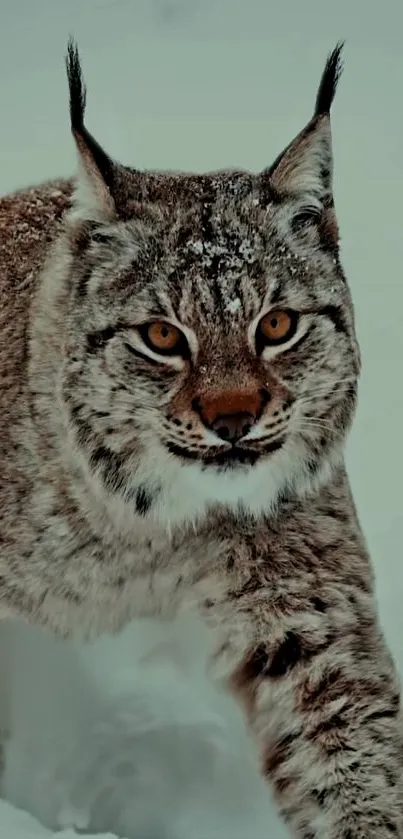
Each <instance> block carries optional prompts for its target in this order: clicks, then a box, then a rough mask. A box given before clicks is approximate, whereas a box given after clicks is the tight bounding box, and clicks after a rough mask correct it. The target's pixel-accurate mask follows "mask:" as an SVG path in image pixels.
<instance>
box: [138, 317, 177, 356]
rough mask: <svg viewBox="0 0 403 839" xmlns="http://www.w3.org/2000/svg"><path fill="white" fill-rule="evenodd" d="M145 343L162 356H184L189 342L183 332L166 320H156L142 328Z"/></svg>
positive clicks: (141, 332)
mask: <svg viewBox="0 0 403 839" xmlns="http://www.w3.org/2000/svg"><path fill="white" fill-rule="evenodd" d="M140 334H141V337H142V339H143V341H144V343H145V344H146V345H147V346H148V347H149V348H150V349H151V350H154V352H157V353H160V354H161V355H184V354H185V352H186V350H187V346H188V345H187V341H186V338H185V336H184V334H183V332H181V331H180V329H178V327H177V326H174V325H173V324H172V323H167V322H166V321H165V320H154V321H151V323H146V324H144V326H142V327H141V328H140Z"/></svg>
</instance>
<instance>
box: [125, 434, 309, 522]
mask: <svg viewBox="0 0 403 839" xmlns="http://www.w3.org/2000/svg"><path fill="white" fill-rule="evenodd" d="M159 454H160V457H158V458H157V457H155V453H154V457H153V459H152V461H151V458H150V460H148V461H147V462H146V463H143V468H141V469H140V470H139V472H138V477H139V479H140V480H143V481H144V482H147V481H150V482H155V481H156V480H157V479H158V477H159V476H162V481H161V491H160V492H159V494H158V496H157V497H156V499H155V502H154V504H153V507H152V510H150V514H151V515H152V516H153V517H154V518H155V519H157V520H158V521H159V522H160V523H161V524H164V525H166V526H168V527H169V528H170V527H174V526H180V525H181V524H185V523H190V522H192V521H195V520H197V519H199V518H200V517H202V516H203V515H204V514H205V513H206V511H207V510H208V509H209V508H210V509H211V508H212V507H214V506H217V505H219V506H221V505H223V506H226V507H230V508H232V509H235V510H236V509H239V508H240V507H242V508H243V509H245V510H246V511H247V512H249V513H251V514H252V515H260V514H262V513H265V512H270V511H271V510H273V508H274V507H275V506H276V503H277V500H278V497H279V495H280V494H281V493H282V492H283V491H284V490H285V489H286V488H287V487H288V486H290V485H293V484H294V483H295V482H296V480H297V479H298V478H301V476H303V474H304V468H303V458H304V455H305V454H306V452H305V449H304V447H303V445H302V444H299V443H293V442H287V443H286V444H285V446H284V447H283V448H282V449H280V450H279V451H277V452H274V453H273V454H272V455H269V456H268V457H265V458H263V459H262V460H261V461H259V462H258V463H256V464H255V465H254V466H242V465H240V466H239V467H238V466H234V467H233V468H231V469H228V470H225V471H224V470H222V471H221V470H220V469H217V468H215V467H214V466H203V464H202V463H199V462H195V463H189V464H188V463H184V462H183V461H181V460H180V459H179V458H176V457H175V456H169V455H167V454H166V453H165V452H164V451H163V450H162V449H160V452H159ZM157 470H158V473H159V474H158V473H157Z"/></svg>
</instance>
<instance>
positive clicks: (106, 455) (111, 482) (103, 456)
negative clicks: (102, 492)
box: [90, 446, 125, 492]
mask: <svg viewBox="0 0 403 839" xmlns="http://www.w3.org/2000/svg"><path fill="white" fill-rule="evenodd" d="M90 465H91V466H92V468H93V469H98V470H99V472H100V474H101V476H102V479H103V481H104V484H105V486H106V487H108V489H110V490H112V491H113V492H116V491H118V490H120V489H122V487H123V486H124V484H125V477H124V469H123V462H122V460H121V458H120V456H119V455H118V454H116V453H115V452H113V451H111V449H108V448H107V447H106V446H98V447H97V448H96V449H94V451H93V452H92V454H91V457H90Z"/></svg>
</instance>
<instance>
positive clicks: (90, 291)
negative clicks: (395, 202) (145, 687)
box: [0, 42, 403, 839]
mask: <svg viewBox="0 0 403 839" xmlns="http://www.w3.org/2000/svg"><path fill="white" fill-rule="evenodd" d="M340 71H341V46H337V47H336V48H335V49H334V51H333V52H332V53H331V55H330V56H329V58H328V60H327V63H326V66H325V69H324V72H323V75H322V78H321V81H320V84H319V89H318V92H317V96H316V103H315V108H314V113H313V116H312V118H311V119H310V120H309V122H308V123H307V125H306V126H305V127H304V128H303V129H302V131H301V132H300V133H299V134H298V136H297V137H296V138H295V139H294V140H292V141H291V142H290V143H289V145H287V147H286V149H285V151H283V152H282V153H281V154H280V155H279V156H278V157H277V159H276V160H275V162H274V163H273V164H272V165H271V166H269V167H268V168H267V169H265V170H264V171H263V172H260V173H259V174H251V173H249V172H244V171H219V172H213V173H209V174H203V175H198V174H184V173H166V172H154V171H153V172H142V171H139V170H136V169H132V168H128V167H126V166H123V165H121V164H120V163H117V162H116V161H114V160H112V159H111V158H110V157H109V156H108V154H107V153H106V152H105V151H104V150H103V149H102V147H101V146H100V145H99V144H98V142H97V141H96V140H95V139H94V138H93V137H92V135H91V134H90V133H89V131H88V130H87V128H86V126H85V123H84V112H85V104H86V91H85V85H84V81H83V77H82V73H81V66H80V59H79V55H78V52H77V48H76V46H75V44H74V43H73V42H70V43H69V47H68V53H67V73H68V82H69V91H70V117H71V128H72V133H73V136H74V139H75V143H76V146H77V150H78V160H79V170H78V176H77V178H76V179H75V180H74V181H57V182H52V183H47V184H44V185H41V186H38V187H35V188H31V189H28V190H25V191H23V192H19V193H17V194H14V195H12V196H9V197H5V198H2V199H1V200H0V241H1V250H0V295H1V297H0V320H1V333H0V334H1V347H0V349H1V353H0V377H1V389H0V401H1V430H0V448H1V452H0V455H1V464H2V469H1V476H0V517H1V524H0V541H1V551H0V575H1V589H0V591H1V609H0V616H1V617H2V618H7V617H10V616H19V617H22V618H24V619H26V620H28V621H31V622H34V623H36V624H42V625H48V626H49V627H50V628H51V629H52V630H54V631H55V632H57V633H59V634H61V635H65V636H70V637H74V638H89V637H94V636H96V635H97V634H98V633H100V632H102V631H115V630H117V629H118V628H120V627H123V626H124V625H125V623H126V622H127V621H128V620H129V619H132V618H146V617H147V618H158V619H161V620H168V619H170V618H173V617H175V616H179V615H182V614H185V613H186V614H192V615H194V616H197V617H198V619H201V620H202V621H203V622H204V623H205V624H206V626H207V627H208V630H209V632H211V638H212V639H213V644H214V646H213V653H212V655H211V660H210V664H209V672H210V674H211V678H212V679H214V680H219V681H220V682H221V683H223V684H224V683H225V685H226V686H227V687H228V690H229V691H230V692H231V693H232V694H233V696H235V697H236V698H237V699H238V701H239V705H240V707H241V708H242V709H243V713H244V715H245V717H246V719H247V720H248V722H249V723H250V726H251V729H252V731H253V732H254V734H255V737H256V743H257V745H258V749H259V754H260V766H261V772H262V775H263V777H264V778H267V782H268V783H270V784H271V785H272V788H273V790H274V792H275V795H276V797H277V800H278V804H279V809H280V812H281V813H282V815H283V817H284V818H285V819H286V821H287V822H288V824H289V826H290V829H291V830H292V831H293V835H295V836H296V837H299V839H364V837H365V839H392V837H393V839H397V837H403V790H402V769H403V738H402V733H401V720H400V688H399V683H398V679H397V676H396V673H395V669H394V665H393V662H392V660H391V657H390V655H389V652H388V650H387V648H386V646H385V642H384V640H383V637H382V633H381V630H380V626H379V621H378V617H377V611H376V603H375V596H374V585H373V578H372V571H371V565H370V560H369V558H368V554H367V550H366V546H365V541H364V538H363V536H362V533H361V530H360V525H359V523H358V521H357V516H356V512H355V508H354V503H353V501H352V498H351V494H350V489H349V484H348V479H347V476H346V472H345V467H344V459H343V458H344V455H343V452H344V445H345V441H346V435H347V433H348V431H349V428H350V425H351V422H352V419H353V415H354V409H355V404H356V394H357V380H358V377H359V371H360V356H359V350H358V346H357V341H356V336H355V331H354V315H353V307H352V302H351V298H350V292H349V289H348V285H347V282H346V278H345V275H344V273H343V268H342V265H341V262H340V255H339V234H338V225H337V220H336V214H335V208H334V203H333V196H332V148H331V129H330V109H331V105H332V101H333V98H334V94H335V91H336V86H337V82H338V80H339V76H340ZM291 107H292V103H291ZM262 839H263V837H262Z"/></svg>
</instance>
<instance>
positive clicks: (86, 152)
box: [66, 37, 118, 219]
mask: <svg viewBox="0 0 403 839" xmlns="http://www.w3.org/2000/svg"><path fill="white" fill-rule="evenodd" d="M66 69H67V79H68V84H69V94H70V122H71V131H72V133H73V136H74V139H75V141H76V145H77V150H78V154H79V160H80V161H81V164H82V166H81V173H80V177H79V179H78V182H79V186H80V184H81V186H84V182H85V183H86V185H87V187H89V188H90V189H86V190H85V201H84V193H83V192H82V191H81V192H80V190H79V189H78V190H76V204H77V205H80V204H81V205H82V208H83V213H84V217H86V218H87V219H90V218H93V217H94V214H95V213H96V214H97V215H96V217H99V215H100V213H101V212H103V215H104V217H105V216H106V215H110V214H111V213H112V207H114V208H115V209H116V207H117V205H116V199H117V195H116V176H117V170H118V166H117V164H115V163H114V162H113V161H112V160H111V158H110V157H109V155H108V154H106V152H105V151H104V150H103V148H102V147H101V146H100V145H99V143H98V142H97V141H96V140H95V139H94V137H93V136H92V134H90V132H89V131H88V130H87V128H86V127H85V124H84V114H85V105H86V95H87V90H86V86H85V82H84V79H83V74H82V70H81V62H80V56H79V52H78V48H77V44H76V42H75V41H74V39H73V38H71V37H70V38H69V40H68V44H67V54H66ZM84 174H85V177H84ZM90 194H91V195H92V204H91V202H90V203H89V202H88V199H89V198H90ZM85 214H86V215H85Z"/></svg>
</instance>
